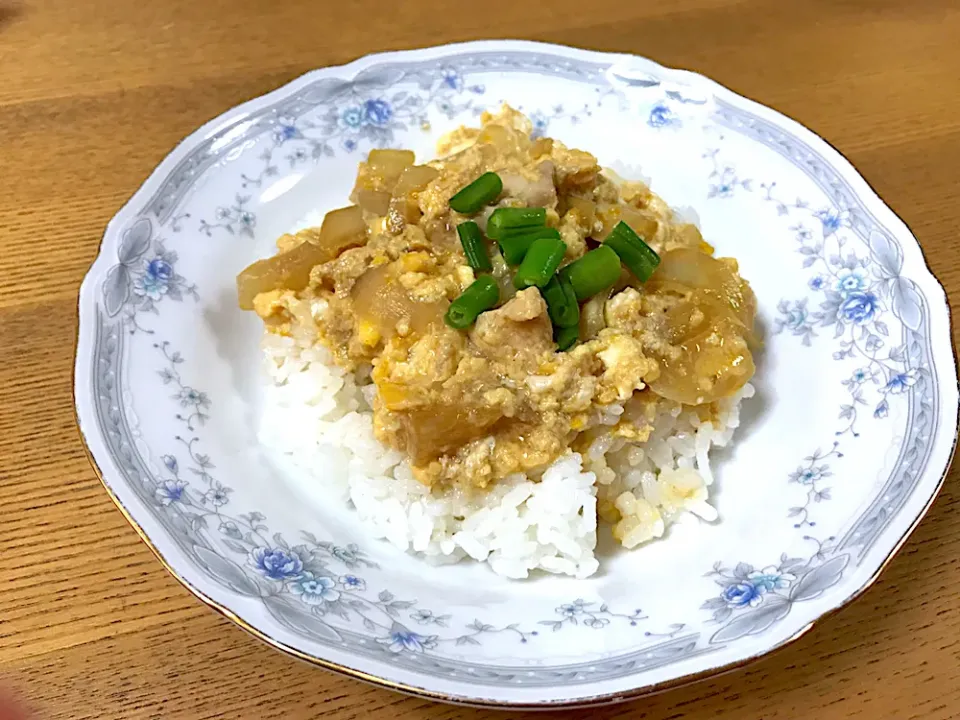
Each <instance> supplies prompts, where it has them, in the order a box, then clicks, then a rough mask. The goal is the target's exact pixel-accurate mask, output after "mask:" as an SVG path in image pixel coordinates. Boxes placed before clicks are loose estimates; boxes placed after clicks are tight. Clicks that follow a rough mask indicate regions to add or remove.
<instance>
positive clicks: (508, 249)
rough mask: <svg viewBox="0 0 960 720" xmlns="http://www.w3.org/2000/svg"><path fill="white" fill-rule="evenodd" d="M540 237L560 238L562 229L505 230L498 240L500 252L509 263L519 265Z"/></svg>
mask: <svg viewBox="0 0 960 720" xmlns="http://www.w3.org/2000/svg"><path fill="white" fill-rule="evenodd" d="M488 237H489V236H488ZM540 238H556V239H557V240H559V239H560V231H559V230H557V229H556V228H548V227H539V228H517V229H515V230H505V231H503V233H502V234H501V236H500V238H499V240H497V242H498V243H499V244H500V252H501V253H503V259H504V260H506V261H507V264H508V265H519V264H520V263H522V262H523V258H524V257H525V256H526V254H527V250H529V249H530V246H531V245H533V243H534V242H535V241H536V240H539V239H540Z"/></svg>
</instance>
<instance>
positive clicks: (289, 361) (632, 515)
mask: <svg viewBox="0 0 960 720" xmlns="http://www.w3.org/2000/svg"><path fill="white" fill-rule="evenodd" d="M263 349H264V353H265V355H266V361H267V362H266V366H267V372H268V374H269V376H270V379H271V381H272V382H271V383H270V385H269V387H268V390H267V393H266V401H265V408H264V412H263V417H262V424H261V430H260V433H261V439H262V440H263V442H264V443H266V444H268V445H269V446H272V447H274V448H276V449H278V450H281V451H283V452H286V453H289V454H290V455H291V456H292V458H293V460H294V462H296V463H297V464H298V465H301V466H303V467H304V468H306V469H307V470H308V471H309V472H310V473H312V474H313V475H314V476H315V477H316V478H317V482H319V483H324V484H325V485H326V486H327V487H329V488H330V489H331V491H332V492H336V493H339V495H340V498H341V499H342V501H344V502H347V503H349V504H350V505H351V506H352V507H353V508H354V510H355V511H356V513H357V515H358V517H359V519H360V521H361V523H363V525H365V526H366V528H367V529H368V530H369V531H370V532H371V533H373V535H375V536H376V537H378V538H384V539H386V540H387V541H389V542H390V543H392V544H393V545H395V546H396V547H398V548H400V549H401V550H404V551H408V552H413V553H416V554H418V555H421V556H423V557H424V558H426V559H427V560H429V561H431V562H435V563H451V562H458V561H459V560H462V559H463V558H466V557H470V558H473V559H474V560H477V561H480V562H487V563H489V565H490V567H491V568H492V569H493V570H494V572H497V573H499V574H501V575H504V576H506V577H510V578H525V577H527V576H528V575H529V573H530V572H531V571H533V570H543V571H546V572H550V573H558V574H564V575H574V576H576V577H586V576H588V575H591V574H592V573H594V572H595V571H596V570H597V568H598V566H599V563H598V561H597V559H596V558H595V557H594V549H595V547H596V543H597V506H598V502H600V503H608V504H609V505H611V506H613V505H615V506H616V507H617V508H618V509H619V511H620V513H621V515H623V516H624V518H625V520H624V521H623V522H625V523H627V524H628V525H629V528H627V529H628V530H630V528H632V530H630V531H629V532H626V536H627V539H626V540H624V544H625V545H627V546H628V547H629V546H633V545H636V544H639V543H640V542H645V541H646V540H649V539H653V538H656V537H659V536H661V535H662V534H663V532H664V529H665V527H666V526H667V525H669V524H670V523H671V522H673V521H674V520H675V519H676V518H677V517H679V516H680V515H682V514H684V513H686V512H692V513H694V514H695V515H697V516H699V517H701V518H702V519H704V520H708V521H709V520H715V519H716V517H717V513H716V510H715V509H714V508H713V507H712V506H711V505H710V504H709V503H708V502H707V489H708V486H709V485H710V484H712V482H713V474H712V473H711V471H710V466H709V460H708V451H709V449H710V447H711V446H713V445H718V446H723V445H726V444H727V443H728V442H729V441H730V439H731V436H732V434H733V430H734V428H736V427H737V425H738V424H739V407H740V400H741V399H742V398H743V397H750V396H751V395H753V388H752V387H751V386H750V385H747V386H745V387H744V389H743V390H742V391H741V392H740V394H739V395H737V396H736V397H734V398H731V399H730V400H729V401H727V402H726V403H725V404H724V405H723V407H722V409H721V413H720V417H719V420H718V422H717V425H716V427H715V426H714V425H713V424H712V423H701V422H700V420H699V418H698V417H697V415H696V414H695V413H693V412H689V411H683V412H681V411H680V409H679V407H678V408H675V409H674V410H673V411H670V412H664V413H662V414H661V416H660V417H659V418H658V419H657V420H656V423H655V427H656V429H655V430H654V432H653V434H652V436H651V437H650V438H649V439H648V440H647V441H646V442H644V443H628V442H627V441H625V440H623V439H622V438H615V437H613V436H612V435H611V434H610V433H602V434H600V435H599V436H598V437H597V438H596V439H595V440H594V441H593V443H592V444H591V446H590V447H589V448H588V450H587V451H586V452H585V453H584V456H583V457H581V455H579V454H577V453H569V454H567V455H565V456H563V457H561V458H559V459H558V460H556V461H555V462H554V463H553V464H552V465H551V466H550V467H549V468H547V469H546V470H545V471H544V472H543V474H542V475H541V476H540V477H539V478H528V477H527V476H525V475H522V474H517V475H513V476H511V477H509V478H506V479H504V480H502V481H500V482H498V483H496V484H495V485H494V486H493V487H492V488H490V489H488V490H486V491H470V490H464V489H454V490H448V491H445V492H439V491H437V492H431V490H430V489H429V488H427V487H425V486H424V485H422V484H420V483H418V482H417V481H416V480H415V479H414V478H413V476H412V474H411V471H410V468H409V466H408V465H407V463H406V462H405V461H404V460H403V457H402V456H401V454H400V453H398V452H396V451H394V450H391V449H389V448H387V447H385V446H383V445H381V444H380V443H379V442H378V441H377V440H376V438H375V437H374V434H373V415H372V413H371V411H370V405H369V403H370V400H371V399H372V398H371V396H370V393H372V392H375V389H374V387H373V386H372V385H370V384H368V383H366V384H365V382H364V380H363V379H358V378H356V377H355V376H354V375H352V374H351V373H348V372H345V371H344V370H342V369H340V368H339V367H337V366H336V365H335V364H334V362H333V359H332V357H331V356H330V354H329V353H328V352H327V351H326V350H325V349H324V348H322V347H321V346H314V344H313V342H312V339H310V338H301V339H294V338H290V337H280V336H276V335H270V334H267V335H265V338H264V341H263ZM631 410H632V408H631V406H630V404H629V403H628V404H627V406H626V407H625V408H621V407H619V406H608V407H607V408H604V409H603V410H602V411H601V412H599V413H598V415H597V417H595V418H594V422H595V423H596V424H597V425H608V426H612V425H614V424H616V422H617V420H618V418H619V416H620V415H621V414H622V413H624V412H626V413H628V414H629V413H630V412H631ZM625 527H626V526H625Z"/></svg>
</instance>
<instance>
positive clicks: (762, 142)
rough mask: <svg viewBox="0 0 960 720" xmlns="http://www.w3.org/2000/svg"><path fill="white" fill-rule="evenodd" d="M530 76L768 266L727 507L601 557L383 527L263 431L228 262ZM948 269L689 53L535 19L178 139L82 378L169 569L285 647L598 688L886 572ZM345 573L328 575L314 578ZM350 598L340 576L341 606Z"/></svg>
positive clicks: (566, 120)
mask: <svg viewBox="0 0 960 720" xmlns="http://www.w3.org/2000/svg"><path fill="white" fill-rule="evenodd" d="M502 101H507V102H510V103H511V104H513V105H515V106H516V107H518V108H520V109H522V110H523V111H524V112H526V113H528V114H530V116H531V117H532V118H533V119H534V121H535V123H536V125H537V129H538V130H539V131H540V132H544V133H549V134H550V135H552V136H555V137H558V138H559V139H561V140H563V141H564V142H566V143H568V144H569V145H572V146H576V147H581V148H584V149H587V150H590V151H591V152H593V153H595V154H596V155H597V156H598V157H599V158H600V161H601V163H603V164H606V165H611V166H613V167H614V168H615V169H617V170H618V171H619V172H620V174H622V175H624V176H626V177H630V176H636V175H637V174H638V173H639V172H640V168H641V167H642V171H643V174H645V175H647V176H650V177H652V178H653V188H654V190H655V191H656V192H658V193H660V194H661V195H663V196H664V197H665V198H666V199H667V200H668V201H669V202H670V203H671V204H673V205H689V206H692V207H694V208H695V209H696V210H697V211H698V213H699V215H700V217H701V219H702V226H703V230H704V235H705V236H706V238H707V239H708V240H709V241H710V242H711V243H713V244H714V245H715V246H716V247H717V248H718V252H719V253H720V254H722V255H733V256H735V257H737V258H738V259H739V261H740V263H741V271H742V273H743V275H744V277H746V278H748V279H749V280H750V282H751V283H752V285H753V287H754V289H755V290H756V293H757V296H758V298H759V306H760V311H759V317H760V321H761V322H762V324H763V326H764V328H765V330H766V333H767V343H766V349H765V351H764V352H763V353H762V355H761V357H760V362H759V369H758V372H757V375H756V378H755V381H754V384H755V385H756V387H757V390H758V394H757V397H755V398H753V399H752V400H748V401H747V402H746V403H745V405H744V415H745V421H744V425H743V426H742V427H741V428H740V431H739V434H738V436H737V438H736V442H735V443H734V447H733V449H732V451H729V452H727V453H725V454H723V455H720V456H718V461H717V470H716V472H717V476H718V491H717V494H716V499H717V502H718V507H719V511H720V514H721V521H720V522H719V523H716V524H713V525H709V524H700V523H696V522H693V523H686V524H681V525H679V526H677V527H676V528H674V529H673V530H672V531H671V533H670V534H669V536H668V537H667V538H666V540H665V541H662V542H659V543H654V544H652V545H649V546H647V547H643V548H641V549H639V550H637V551H634V552H614V551H609V552H606V553H601V560H602V563H603V564H602V568H601V571H600V572H599V573H598V574H597V575H596V576H595V577H593V578H590V579H588V580H574V579H568V578H555V577H542V578H537V579H535V580H533V581H528V582H515V581H509V580H505V579H503V578H500V577H497V576H494V575H493V573H491V572H490V571H489V569H488V568H486V567H485V566H481V565H476V564H466V563H464V564H461V565H459V566H455V567H447V568H434V567H429V566H427V565H426V564H424V563H422V562H421V561H418V560H417V559H415V558H413V557H410V556H405V555H402V554H399V553H398V552H396V551H394V550H391V548H390V547H389V546H388V545H387V544H385V543H383V542H379V541H373V540H370V539H369V538H367V537H366V536H365V535H364V534H363V532H362V531H361V530H360V529H358V528H357V527H356V523H355V522H354V521H353V520H352V518H351V516H350V512H349V511H347V510H346V509H341V508H340V507H336V506H332V505H331V504H328V503H324V502H323V499H322V497H323V496H322V492H318V491H316V490H306V489H305V486H304V484H303V483H302V482H301V481H302V478H299V477H298V476H297V474H296V472H294V471H293V470H291V469H290V468H289V467H287V466H286V465H285V464H284V463H283V462H282V461H281V460H280V459H278V458H277V457H275V456H273V455H271V454H270V453H269V452H267V451H266V450H265V449H263V448H261V447H260V446H259V445H258V443H257V439H256V418H257V406H258V402H259V387H260V386H261V383H262V379H261V376H260V370H259V352H258V348H257V344H258V337H259V332H260V322H259V321H258V319H257V318H256V317H254V316H253V315H252V314H251V313H243V312H241V311H240V310H238V309H237V306H236V300H235V289H234V276H235V274H236V273H237V271H238V270H240V269H241V268H242V267H243V266H245V265H247V264H248V263H249V262H251V261H252V260H253V259H255V258H256V257H258V256H264V255H267V254H269V253H270V250H271V247H272V242H273V240H274V238H275V237H276V236H277V235H279V234H280V233H282V232H283V231H285V230H287V229H288V228H289V226H290V225H291V223H292V222H293V221H295V220H296V219H297V218H299V217H301V216H303V215H304V214H305V213H306V212H308V211H309V210H313V209H319V210H327V209H330V208H332V207H336V206H339V205H342V204H343V203H344V201H345V198H346V196H347V194H348V192H349V190H350V187H351V183H352V179H353V176H354V172H355V169H356V163H357V161H358V160H359V159H361V158H362V157H364V155H365V153H366V152H367V151H368V150H369V149H370V148H371V147H375V146H379V145H389V146H395V147H407V148H412V149H414V150H416V151H417V153H418V156H419V157H421V158H424V157H429V156H430V155H431V153H432V149H433V143H434V141H435V139H436V138H437V137H438V136H439V134H440V133H442V132H444V131H446V130H448V129H450V128H452V127H454V126H456V125H459V124H462V123H473V122H475V121H476V117H477V115H478V114H479V112H480V111H481V110H483V109H487V108H495V107H497V106H499V104H500V103H501V102H502ZM950 337H951V336H950V328H949V318H948V311H947V305H946V302H945V298H944V293H943V290H942V289H941V287H940V286H939V284H938V283H937V281H936V280H935V279H934V278H933V276H932V275H931V274H930V271H929V270H928V269H927V267H926V265H925V264H924V260H923V256H922V254H921V252H920V248H919V247H918V245H917V241H916V239H915V238H914V237H913V236H912V235H911V234H910V231H909V230H908V229H907V228H906V227H905V226H904V224H903V223H902V222H901V221H900V220H899V219H897V217H896V216H895V215H894V214H893V213H892V212H891V211H890V209H889V208H887V206H886V205H884V204H883V202H881V200H880V199H879V198H878V197H877V196H876V195H875V194H874V193H873V191H872V190H871V189H870V188H869V186H868V185H867V184H866V182H864V181H863V179H862V178H861V177H860V176H859V175H858V174H857V172H856V171H855V170H854V169H853V167H851V166H850V164H849V163H848V162H847V161H846V160H844V159H843V158H842V157H841V156H840V155H839V154H838V153H837V152H836V151H835V150H833V149H832V148H830V147H829V146H828V145H827V144H826V143H825V142H824V141H822V140H821V139H820V138H818V137H817V136H816V135H814V134H813V133H811V132H809V131H808V130H805V129H804V128H802V127H801V126H799V125H798V124H796V123H795V122H792V121H791V120H788V119H787V118H785V117H783V116H781V115H779V114H777V113H776V112H773V111H772V110H769V109H767V108H764V107H762V106H760V105H757V104H756V103H753V102H751V101H749V100H745V99H744V98H741V97H739V96H737V95H735V94H733V93H732V92H730V91H729V90H726V89H725V88H722V87H720V86H719V85H717V84H715V83H713V82H711V81H709V80H706V79H704V78H702V77H700V76H698V75H694V74H691V73H688V72H681V71H677V70H668V69H665V68H663V67H660V66H659V65H656V64H655V63H652V62H650V61H649V60H644V59H642V58H637V57H632V56H625V55H607V54H601V53H594V52H585V51H581V50H573V49H570V48H564V47H556V46H549V45H538V44H532V43H524V42H482V43H471V44H466V45H453V46H446V47H440V48H430V49H426V50H418V51H413V52H405V53H390V54H385V55H375V56H370V57H366V58H364V59H362V60H358V61H356V62H354V63H351V64H350V65H346V66H343V67H337V68H328V69H324V70H318V71H315V72H312V73H310V74H308V75H305V76H304V77H302V78H300V79H299V80H296V81H294V82H292V83H290V84H289V85H287V86H286V87H283V88H281V89H280V90H277V91H275V92H273V93H270V94H269V95H266V96H264V97H262V98H259V99H257V100H253V101H251V102H248V103H246V104H244V105H242V106H240V107H239V108H236V109H234V110H231V111H229V112H227V113H226V114H224V115H222V116H221V117H219V118H218V119H216V120H214V121H213V122H211V123H208V124H207V125H205V126H204V127H203V128H201V129H200V130H198V131H197V132H196V133H194V134H193V135H191V136H190V137H189V138H188V139H187V140H185V141H184V142H183V143H182V144H181V145H180V146H179V147H178V148H177V149H176V150H175V151H174V152H173V153H172V154H171V155H170V156H169V157H168V158H167V159H166V160H164V161H163V163H161V165H160V167H159V168H158V169H157V170H156V171H155V172H154V173H153V175H151V177H150V179H149V180H148V181H147V182H146V183H145V184H144V186H143V187H142V188H141V189H140V190H139V191H138V192H137V194H136V195H135V196H134V197H133V199H132V200H131V201H130V202H129V203H128V204H127V205H126V207H124V208H123V210H121V211H120V213H119V214H118V215H117V216H116V217H115V218H114V219H113V220H112V222H111V223H110V225H109V227H108V229H107V232H106V235H105V237H104V240H103V245H102V248H101V252H100V256H99V257H98V258H97V260H96V262H95V263H94V265H93V267H92V268H91V270H90V273H89V274H88V275H87V278H86V280H85V282H84V284H83V288H82V290H81V293H80V338H79V346H78V351H77V364H76V401H77V413H78V416H79V420H80V425H81V428H82V430H83V433H84V436H85V438H86V441H87V443H88V445H89V448H90V451H91V453H92V455H93V458H94V459H95V461H96V464H97V465H98V466H99V469H100V472H101V475H102V479H103V482H104V484H105V486H106V487H107V489H108V491H109V492H110V494H111V495H112V496H113V498H114V499H115V500H116V502H117V504H118V505H119V506H121V508H122V509H123V511H124V513H125V515H126V516H127V517H128V519H129V520H130V522H131V523H132V524H133V525H134V526H135V527H136V528H137V529H138V531H139V532H140V534H141V535H142V537H143V538H144V540H146V541H147V542H148V544H149V545H150V546H151V547H152V548H153V549H154V550H155V552H156V553H157V554H158V555H159V556H160V557H161V558H162V560H163V562H164V564H165V565H166V566H167V567H168V568H169V569H170V571H171V572H172V573H174V574H175V575H176V577H177V578H178V579H180V580H181V581H182V582H183V583H184V584H185V585H187V586H188V587H189V588H190V589H191V590H192V591H193V592H194V593H195V594H196V595H197V596H198V597H200V598H201V599H202V600H203V601H204V602H206V603H208V604H210V605H212V606H213V607H216V608H217V609H219V610H221V611H222V612H224V613H225V614H227V615H228V616H229V617H231V618H233V619H234V620H236V621H237V622H238V623H239V624H241V625H242V626H243V627H244V628H246V629H247V630H249V631H251V632H253V633H255V634H257V635H258V636H260V637H261V638H263V639H265V640H267V641H268V642H270V643H272V644H273V645H275V646H277V647H279V648H281V649H283V650H286V651H288V652H291V653H294V654H296V655H298V656H300V657H302V658H306V659H308V660H312V661H314V662H316V663H318V664H320V665H323V666H325V667H328V668H332V669H338V670H341V671H344V672H348V673H350V674H352V675H355V676H357V677H361V678H365V679H367V680H372V681H375V682H379V683H382V684H384V685H387V686H390V687H394V688H397V689H402V690H406V691H409V692H413V693H418V694H422V695H427V696H430V697H435V698H441V699H449V700H457V701H465V702H471V703H479V704H488V703H489V704H504V705H507V704H510V705H516V706H545V705H564V704H583V703H590V702H603V701H609V700H616V699H622V698H625V697H631V696H635V695H638V694H641V693H643V692H647V691H652V690H656V689H661V688H664V687H668V686H671V685H674V684H679V683H681V682H684V681H687V680H689V679H691V678H694V677H699V676H702V675H704V674H709V673H711V672H714V671H717V670H719V669H724V668H728V667H731V666H734V665H736V664H738V663H742V662H743V661H745V660H747V659H749V658H753V657H756V656H758V655H761V654H763V653H766V652H768V651H770V650H771V649H773V648H776V647H778V646H780V645H782V644H784V643H785V642H788V641H789V640H791V639H792V638H795V637H797V636H798V635H800V634H801V633H802V632H803V631H804V630H805V629H807V628H808V627H809V626H810V624H811V622H812V621H814V620H816V619H817V618H818V617H820V616H821V615H823V614H824V613H826V612H828V611H830V610H832V609H835V608H838V607H840V606H841V605H843V604H844V603H846V602H847V601H849V600H850V599H851V598H852V597H854V596H855V595H857V594H858V593H859V592H861V591H862V590H863V589H864V588H866V587H867V586H868V585H869V584H870V583H871V582H872V581H873V579H875V577H876V575H877V573H878V572H879V570H880V569H881V568H882V567H883V565H884V563H885V562H886V561H887V560H888V559H889V558H890V557H891V555H892V554H893V553H894V552H895V551H896V550H897V548H898V547H899V546H900V545H901V544H902V543H903V541H904V539H905V538H906V536H907V534H908V533H909V532H910V530H911V529H912V528H913V527H914V525H915V524H916V523H917V522H918V520H919V519H920V518H921V517H922V516H923V514H924V511H925V510H926V508H927V507H928V506H929V505H930V503H931V502H932V500H933V498H934V496H935V495H936V493H937V490H938V489H939V487H940V484H941V482H942V480H943V477H944V475H945V473H946V468H947V465H948V462H949V460H950V456H951V453H952V450H953V446H954V440H955V435H956V429H957V384H956V370H955V365H954V358H953V354H952V344H951V340H950ZM306 570H309V571H312V572H313V573H314V574H315V575H323V576H328V577H329V578H330V580H329V581H324V582H325V583H327V584H328V585H330V587H329V589H328V591H327V593H326V595H325V601H324V602H320V603H319V604H316V603H317V599H316V597H312V598H311V599H312V600H313V601H314V603H315V604H308V603H306V602H304V600H303V597H304V596H303V595H300V594H298V593H297V592H296V590H298V589H302V588H298V587H297V580H298V578H301V577H302V573H303V572H305V571H306ZM328 601H329V602H328Z"/></svg>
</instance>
